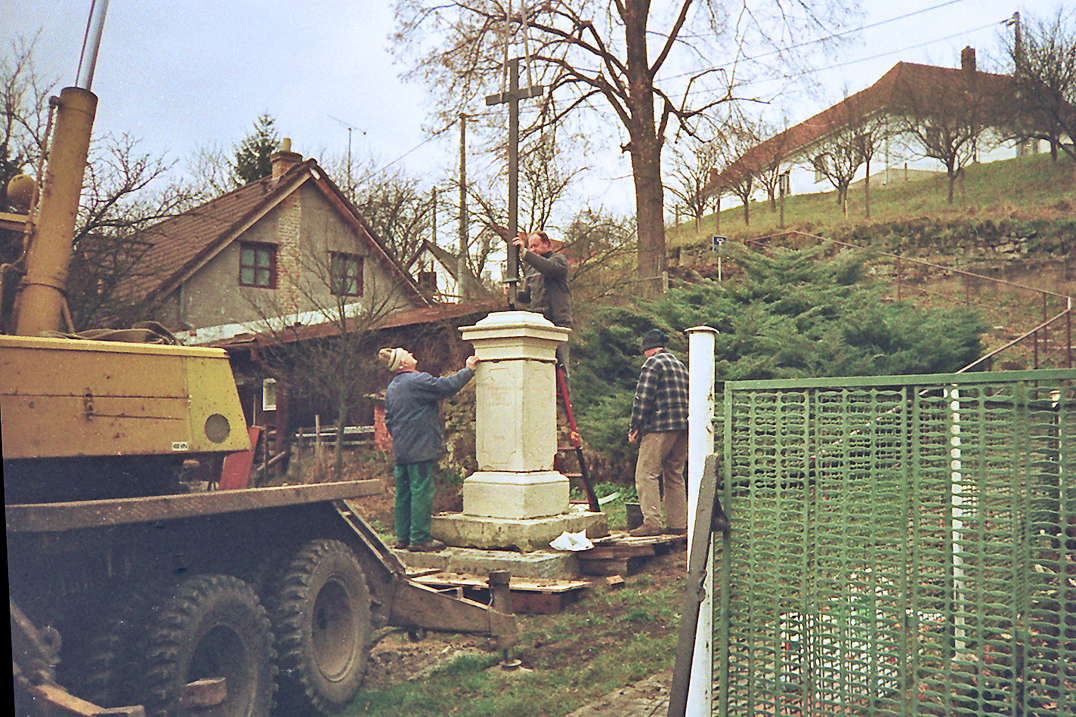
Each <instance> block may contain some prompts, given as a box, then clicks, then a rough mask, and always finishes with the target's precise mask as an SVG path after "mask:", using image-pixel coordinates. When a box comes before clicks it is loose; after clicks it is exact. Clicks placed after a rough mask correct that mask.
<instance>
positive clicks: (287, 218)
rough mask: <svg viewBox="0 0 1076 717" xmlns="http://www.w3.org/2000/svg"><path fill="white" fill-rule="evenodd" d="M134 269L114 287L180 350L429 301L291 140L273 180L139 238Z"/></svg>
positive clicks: (276, 161)
mask: <svg viewBox="0 0 1076 717" xmlns="http://www.w3.org/2000/svg"><path fill="white" fill-rule="evenodd" d="M142 238H143V239H145V241H146V242H147V243H148V244H149V245H150V248H149V249H148V251H147V252H146V253H145V255H144V257H143V258H142V265H143V267H145V269H144V270H143V271H141V272H139V273H138V274H137V275H133V276H132V277H131V278H130V279H129V280H128V281H127V283H126V284H124V285H123V286H121V291H122V293H123V294H124V295H125V296H126V297H128V299H129V300H132V301H137V302H140V303H144V304H145V305H146V306H147V307H148V313H149V314H150V315H151V317H152V318H153V319H155V320H157V321H159V322H161V323H162V324H164V325H165V326H167V327H169V328H171V329H173V330H174V331H175V333H176V335H177V337H178V338H180V340H182V341H184V342H185V343H198V344H200V343H207V342H209V341H213V340H219V339H222V338H227V337H228V336H234V335H236V334H241V333H257V332H259V331H261V330H265V329H266V328H267V327H268V324H267V322H268V321H269V320H270V319H274V320H278V321H280V322H284V323H290V324H295V323H303V324H316V323H321V322H323V321H324V320H325V319H324V317H321V318H319V317H318V313H319V312H322V313H323V312H324V311H325V310H326V308H327V307H328V308H332V309H335V307H338V306H349V307H353V309H354V310H356V311H363V310H367V311H368V310H371V307H372V306H373V305H374V304H375V303H376V306H377V311H378V312H379V313H383V314H390V313H393V312H396V311H403V310H408V309H415V308H422V307H428V306H430V305H431V303H432V302H431V299H430V298H429V297H428V296H427V295H426V294H424V293H423V291H422V290H421V289H420V288H419V285H418V283H417V282H416V281H415V280H414V278H412V277H411V276H410V275H409V274H408V273H407V272H406V271H404V270H403V269H402V268H401V267H400V266H399V264H397V262H396V261H395V260H394V259H393V258H392V256H390V254H389V253H388V252H387V251H386V249H385V246H384V244H383V243H382V241H381V240H380V239H379V238H378V237H377V235H376V234H375V233H374V232H373V231H372V230H371V229H370V227H369V226H368V225H367V223H366V222H365V220H364V219H363V218H362V217H361V216H359V214H358V213H357V212H356V210H355V208H354V206H353V205H352V204H351V203H350V202H349V201H348V200H347V199H346V197H345V196H344V195H343V194H342V192H341V191H340V189H339V188H338V187H337V186H336V184H335V183H334V182H333V181H332V180H331V179H330V178H329V176H328V175H327V174H326V173H325V170H323V169H322V168H321V167H320V166H319V165H318V163H317V162H316V161H315V160H314V159H312V158H311V159H306V160H304V159H303V158H302V156H301V155H299V154H297V153H295V152H292V151H291V149H290V142H289V141H288V140H284V146H283V147H282V149H281V150H280V151H277V152H275V153H274V154H273V156H272V174H271V175H270V176H268V177H265V178H263V179H260V180H257V181H254V182H250V183H248V184H246V185H244V186H242V187H239V188H238V189H235V190H234V191H231V192H228V193H227V194H225V195H223V196H220V197H217V198H216V199H213V200H211V201H209V202H207V203H205V204H203V205H201V206H199V207H196V208H194V209H192V210H190V211H187V212H184V213H183V214H180V215H178V216H176V217H173V218H170V219H168V220H166V221H164V222H161V223H160V224H157V225H156V226H154V227H152V228H150V229H149V230H147V231H146V232H145V233H144V235H143V237H142Z"/></svg>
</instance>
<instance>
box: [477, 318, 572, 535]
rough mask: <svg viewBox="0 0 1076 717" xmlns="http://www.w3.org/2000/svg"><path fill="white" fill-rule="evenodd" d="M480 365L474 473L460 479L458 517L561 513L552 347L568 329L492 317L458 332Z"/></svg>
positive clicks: (564, 495)
mask: <svg viewBox="0 0 1076 717" xmlns="http://www.w3.org/2000/svg"><path fill="white" fill-rule="evenodd" d="M460 332H461V334H462V337H463V340H464V341H468V342H470V343H471V344H472V345H473V346H474V349H475V355H477V356H478V358H479V359H480V362H479V364H478V368H477V372H478V375H477V377H476V385H477V388H476V391H477V396H476V404H477V405H476V426H475V447H476V458H477V461H478V471H477V472H476V473H474V474H473V475H471V476H470V477H469V478H467V479H466V480H465V481H464V482H463V514H464V515H465V516H477V517H483V518H503V519H509V520H526V519H531V518H545V517H549V516H555V515H559V514H562V513H565V512H567V510H568V479H567V478H566V477H565V476H564V475H562V474H560V473H558V472H557V471H555V470H553V458H554V456H555V455H556V452H557V409H556V401H557V397H556V376H555V373H554V367H555V365H556V348H557V345H558V344H560V343H561V342H562V341H567V340H568V334H569V333H570V330H569V329H566V328H563V327H560V326H554V325H553V324H552V323H550V322H549V321H548V320H547V319H546V318H545V317H543V316H542V315H541V314H537V313H534V312H530V311H502V312H496V313H492V314H490V315H489V316H487V317H486V318H485V319H482V320H481V321H479V322H478V323H477V324H475V325H474V326H464V327H462V328H461V329H460Z"/></svg>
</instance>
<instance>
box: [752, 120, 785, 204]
mask: <svg viewBox="0 0 1076 717" xmlns="http://www.w3.org/2000/svg"><path fill="white" fill-rule="evenodd" d="M782 124H783V125H784V126H782V127H778V126H776V125H770V124H765V123H763V124H761V125H760V126H759V135H761V136H765V135H769V136H770V137H771V138H772V140H771V142H772V144H773V150H774V151H773V153H772V154H771V155H770V159H769V161H768V162H766V163H765V164H763V165H762V167H760V168H759V170H758V174H757V179H758V183H759V185H761V187H762V189H764V190H765V192H766V199H767V200H769V203H770V212H776V211H777V195H778V192H779V190H780V188H781V182H782V179H781V177H782V175H783V174H785V168H784V165H785V157H786V153H787V151H788V149H789V147H788V144H789V142H790V141H791V135H790V134H789V133H788V132H787V131H786V130H787V129H788V123H787V121H786V122H784V123H782Z"/></svg>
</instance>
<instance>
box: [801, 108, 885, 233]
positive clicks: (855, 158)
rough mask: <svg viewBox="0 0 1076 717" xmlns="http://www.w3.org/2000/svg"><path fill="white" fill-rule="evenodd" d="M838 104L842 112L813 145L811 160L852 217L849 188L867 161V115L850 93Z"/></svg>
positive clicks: (844, 209) (842, 206)
mask: <svg viewBox="0 0 1076 717" xmlns="http://www.w3.org/2000/svg"><path fill="white" fill-rule="evenodd" d="M837 107H838V109H839V110H840V112H839V113H838V114H837V115H836V117H835V120H834V124H833V127H832V128H831V129H830V131H829V132H827V133H826V134H825V135H823V136H822V137H821V138H820V139H819V140H818V142H816V143H815V144H814V146H813V147H812V148H811V153H810V155H809V157H808V161H809V162H810V165H811V166H812V167H813V168H814V171H815V172H817V173H818V174H820V175H822V176H823V177H825V178H826V179H828V180H829V183H830V184H832V185H833V188H834V189H836V190H837V205H838V206H839V207H840V208H841V213H842V214H844V216H848V187H849V186H851V184H852V180H853V179H855V176H856V172H858V171H859V168H860V167H862V166H863V164H864V162H865V161H866V157H865V155H864V151H863V150H864V145H865V144H866V142H865V139H864V136H863V129H864V126H865V124H864V122H865V118H864V117H863V116H862V115H861V114H860V108H859V107H858V106H857V103H855V102H853V101H852V100H851V98H849V97H847V96H846V97H845V98H844V101H843V102H842V103H841V104H839V105H837ZM871 154H872V155H873V145H872V152H871Z"/></svg>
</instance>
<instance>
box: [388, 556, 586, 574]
mask: <svg viewBox="0 0 1076 717" xmlns="http://www.w3.org/2000/svg"><path fill="white" fill-rule="evenodd" d="M392 552H394V553H395V554H396V556H397V557H398V558H399V559H400V560H401V561H403V563H404V565H406V566H407V567H408V568H410V569H414V570H422V569H425V570H440V571H442V572H447V573H460V574H463V575H477V576H479V577H485V576H487V575H489V574H490V573H491V572H493V571H494V570H507V571H508V572H509V573H510V574H511V575H512V577H513V578H532V579H539V580H572V579H574V578H576V577H578V576H579V561H578V560H576V556H575V553H567V552H560V551H558V552H555V553H554V552H549V551H545V552H542V551H536V552H529V553H517V552H515V551H513V550H477V549H474V548H445V549H444V550H442V551H440V552H437V553H411V552H408V551H406V550H395V549H394V550H393V551H392Z"/></svg>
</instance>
